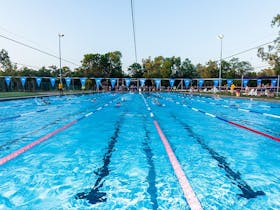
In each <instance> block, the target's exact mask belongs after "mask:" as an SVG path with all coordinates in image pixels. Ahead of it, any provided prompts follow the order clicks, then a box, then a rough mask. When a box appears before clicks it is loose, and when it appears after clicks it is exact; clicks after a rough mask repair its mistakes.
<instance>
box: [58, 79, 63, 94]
mask: <svg viewBox="0 0 280 210" xmlns="http://www.w3.org/2000/svg"><path fill="white" fill-rule="evenodd" d="M58 90H59V93H60V95H62V94H63V87H62V83H61V82H60V83H59V84H58Z"/></svg>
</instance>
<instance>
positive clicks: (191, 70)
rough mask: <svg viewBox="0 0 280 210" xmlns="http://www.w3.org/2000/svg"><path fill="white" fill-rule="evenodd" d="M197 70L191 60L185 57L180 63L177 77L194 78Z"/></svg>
mask: <svg viewBox="0 0 280 210" xmlns="http://www.w3.org/2000/svg"><path fill="white" fill-rule="evenodd" d="M197 76H198V74H197V71H196V68H195V66H194V65H193V64H192V62H191V60H190V59H188V58H186V59H185V60H184V61H183V63H182V64H181V65H180V68H179V71H178V73H177V77H183V78H190V79H191V78H195V77H197Z"/></svg>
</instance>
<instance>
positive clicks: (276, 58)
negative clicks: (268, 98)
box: [258, 14, 280, 76]
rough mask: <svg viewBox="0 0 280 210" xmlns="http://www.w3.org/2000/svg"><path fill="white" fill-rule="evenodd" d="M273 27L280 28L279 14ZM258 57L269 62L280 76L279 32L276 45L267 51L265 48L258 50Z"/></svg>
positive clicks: (274, 19) (273, 21)
mask: <svg viewBox="0 0 280 210" xmlns="http://www.w3.org/2000/svg"><path fill="white" fill-rule="evenodd" d="M271 26H272V27H274V26H276V27H280V14H277V15H276V16H275V17H274V18H273V20H272V22H271ZM258 56H259V57H261V58H262V59H263V60H264V61H267V62H268V64H269V65H270V66H271V67H272V68H273V69H274V73H275V75H279V74H280V31H279V32H278V37H276V39H275V40H274V44H273V45H269V46H268V47H267V50H266V51H265V49H264V47H261V48H259V49H258ZM275 75H273V76H275Z"/></svg>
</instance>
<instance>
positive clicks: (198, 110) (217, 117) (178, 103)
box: [159, 96, 280, 142]
mask: <svg viewBox="0 0 280 210" xmlns="http://www.w3.org/2000/svg"><path fill="white" fill-rule="evenodd" d="M159 97H160V98H162V99H164V100H167V101H171V102H173V103H176V104H177V105H183V106H184V107H187V108H189V109H191V110H193V111H195V112H200V113H202V114H204V115H205V116H208V117H212V118H216V119H218V120H221V121H224V122H226V123H229V124H231V125H234V126H236V127H239V128H241V129H245V130H248V131H250V132H253V133H255V134H258V135H262V136H264V137H267V138H270V139H272V140H274V141H277V142H280V137H277V136H272V135H270V134H267V133H264V132H261V131H258V130H256V129H253V128H250V127H247V126H245V125H241V124H239V123H236V122H233V121H229V120H227V119H225V118H223V117H220V116H216V115H215V114H212V113H209V112H205V111H204V110H201V109H197V108H195V107H193V106H190V105H185V104H181V103H180V102H178V101H176V100H174V99H170V98H168V99H167V98H165V97H163V96H159Z"/></svg>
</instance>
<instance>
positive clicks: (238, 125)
mask: <svg viewBox="0 0 280 210" xmlns="http://www.w3.org/2000/svg"><path fill="white" fill-rule="evenodd" d="M228 123H230V124H232V125H235V126H237V127H239V128H243V129H246V130H248V131H252V132H254V133H257V134H260V135H262V136H265V137H268V138H270V139H273V140H275V141H278V142H280V138H278V137H275V136H271V135H269V134H266V133H263V132H261V131H257V130H255V129H252V128H249V127H246V126H244V125H240V124H238V123H235V122H231V121H228Z"/></svg>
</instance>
